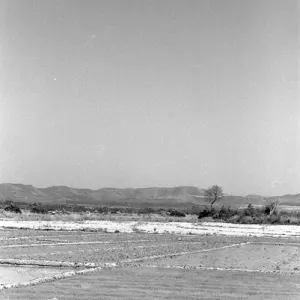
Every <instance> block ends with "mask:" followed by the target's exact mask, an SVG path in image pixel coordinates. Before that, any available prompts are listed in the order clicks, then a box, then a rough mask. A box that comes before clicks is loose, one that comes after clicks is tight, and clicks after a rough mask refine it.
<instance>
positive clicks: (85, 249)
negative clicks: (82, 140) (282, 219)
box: [0, 230, 300, 300]
mask: <svg viewBox="0 0 300 300" xmlns="http://www.w3.org/2000/svg"><path fill="white" fill-rule="evenodd" d="M299 246H300V240H299V239H297V238H266V237H264V238H262V237H260V238H259V237H241V236H240V237H235V236H230V237H229V236H217V235H209V236H206V235H205V236H204V235H173V234H146V233H145V234H141V233H92V232H75V231H72V232H68V231H34V230H1V231H0V261H1V263H2V267H1V266H0V300H2V299H9V300H13V299H15V300H17V299H18V300H26V299H28V300H29V299H33V300H35V299H36V300H50V299H55V298H56V299H58V300H62V299H66V300H71V299H72V300H73V299H78V300H79V299H86V300H90V299H146V300H150V299H300V297H299V295H300V284H299V282H300V250H299V249H300V247H299ZM60 262H64V263H65V264H66V267H59V263H60ZM7 263H10V266H9V267H8V266H7ZM31 263H32V264H33V263H34V264H35V266H32V265H30V264H31ZM67 263H69V266H67ZM105 263H113V264H110V265H104V264H105ZM12 264H18V265H17V266H14V265H12ZM22 264H23V265H22ZM24 264H26V266H24ZM39 264H40V265H44V267H43V268H41V267H37V265H39ZM72 264H73V265H72ZM80 264H81V265H80ZM83 264H86V265H85V266H84V265H83ZM88 264H90V265H89V266H88ZM45 266H46V267H45ZM16 274H17V275H16ZM1 275H2V277H1ZM45 278H46V279H45ZM9 283H10V284H15V285H16V286H15V287H14V286H9V285H8V284H9Z"/></svg>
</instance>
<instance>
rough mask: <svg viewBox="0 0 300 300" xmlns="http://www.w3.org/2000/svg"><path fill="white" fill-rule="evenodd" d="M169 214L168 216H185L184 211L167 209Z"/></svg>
mask: <svg viewBox="0 0 300 300" xmlns="http://www.w3.org/2000/svg"><path fill="white" fill-rule="evenodd" d="M169 213H170V214H169V216H170V217H185V213H183V212H181V211H178V210H175V209H174V210H170V211H169Z"/></svg>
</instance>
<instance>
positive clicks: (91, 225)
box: [0, 220, 300, 237]
mask: <svg viewBox="0 0 300 300" xmlns="http://www.w3.org/2000/svg"><path fill="white" fill-rule="evenodd" d="M0 228H3V229H4V228H15V229H21V228H22V229H35V230H78V231H80V230H82V231H103V232H127V233H131V232H144V233H174V234H186V235H188V234H195V235H212V234H217V235H228V236H272V237H300V227H299V226H293V225H255V224H247V225H246V224H229V223H210V222H203V223H188V222H168V223H162V222H137V221H131V222H117V221H83V222H62V221H14V220H0Z"/></svg>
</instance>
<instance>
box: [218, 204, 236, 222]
mask: <svg viewBox="0 0 300 300" xmlns="http://www.w3.org/2000/svg"><path fill="white" fill-rule="evenodd" d="M236 214H237V211H236V210H232V209H231V208H230V207H227V208H226V207H225V206H222V208H221V209H220V211H219V213H218V214H216V217H215V218H218V219H222V220H228V219H229V218H231V217H233V216H234V215H236Z"/></svg>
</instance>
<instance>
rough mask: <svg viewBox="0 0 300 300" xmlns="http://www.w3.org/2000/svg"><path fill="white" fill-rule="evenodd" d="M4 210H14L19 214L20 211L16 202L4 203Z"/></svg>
mask: <svg viewBox="0 0 300 300" xmlns="http://www.w3.org/2000/svg"><path fill="white" fill-rule="evenodd" d="M4 210H5V211H9V212H14V213H16V214H21V213H22V211H21V209H20V207H19V206H18V205H17V204H15V203H12V202H11V203H10V204H8V205H6V206H5V207H4Z"/></svg>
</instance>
